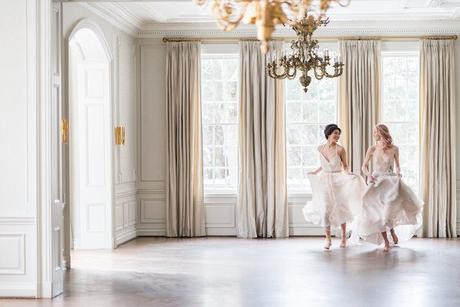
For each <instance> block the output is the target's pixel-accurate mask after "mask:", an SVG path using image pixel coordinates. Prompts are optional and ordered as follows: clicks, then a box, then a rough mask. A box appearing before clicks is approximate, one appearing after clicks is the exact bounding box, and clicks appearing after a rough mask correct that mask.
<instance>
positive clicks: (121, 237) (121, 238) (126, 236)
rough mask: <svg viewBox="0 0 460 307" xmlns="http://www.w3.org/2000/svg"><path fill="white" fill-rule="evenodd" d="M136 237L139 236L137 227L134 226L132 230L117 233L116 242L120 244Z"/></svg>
mask: <svg viewBox="0 0 460 307" xmlns="http://www.w3.org/2000/svg"><path fill="white" fill-rule="evenodd" d="M135 237H137V231H136V229H135V228H133V229H132V230H129V231H126V232H124V233H120V234H117V237H116V238H115V243H116V245H117V246H118V245H121V244H123V243H125V242H127V241H129V240H132V239H134V238H135Z"/></svg>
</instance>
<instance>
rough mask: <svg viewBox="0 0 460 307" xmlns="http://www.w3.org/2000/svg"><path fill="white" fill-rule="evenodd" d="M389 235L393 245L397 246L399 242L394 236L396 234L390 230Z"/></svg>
mask: <svg viewBox="0 0 460 307" xmlns="http://www.w3.org/2000/svg"><path fill="white" fill-rule="evenodd" d="M390 233H391V238H393V243H394V244H395V245H397V244H398V242H399V238H398V236H397V235H396V233H395V232H394V230H392V231H391V232H390Z"/></svg>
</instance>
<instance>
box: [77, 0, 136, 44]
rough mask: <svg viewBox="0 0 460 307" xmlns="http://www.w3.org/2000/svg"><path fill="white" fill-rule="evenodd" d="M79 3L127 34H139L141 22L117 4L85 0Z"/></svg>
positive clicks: (134, 35)
mask: <svg viewBox="0 0 460 307" xmlns="http://www.w3.org/2000/svg"><path fill="white" fill-rule="evenodd" d="M79 4H80V5H81V6H83V7H84V8H86V9H88V10H89V11H91V12H93V13H94V14H96V15H97V16H99V17H101V18H102V19H104V20H106V21H107V22H108V23H110V24H112V25H113V26H115V27H117V28H118V29H120V30H121V31H123V32H125V33H127V34H128V35H131V36H133V37H138V36H139V32H140V29H141V25H142V24H141V23H140V22H139V20H138V19H137V18H136V17H135V16H133V15H132V14H131V13H129V12H128V11H127V10H124V9H123V8H122V7H120V6H119V4H117V3H98V2H86V3H79ZM117 7H118V8H117ZM115 8H117V9H115Z"/></svg>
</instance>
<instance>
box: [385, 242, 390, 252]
mask: <svg viewBox="0 0 460 307" xmlns="http://www.w3.org/2000/svg"><path fill="white" fill-rule="evenodd" d="M383 251H384V252H385V253H387V252H389V251H390V242H385V246H384V247H383Z"/></svg>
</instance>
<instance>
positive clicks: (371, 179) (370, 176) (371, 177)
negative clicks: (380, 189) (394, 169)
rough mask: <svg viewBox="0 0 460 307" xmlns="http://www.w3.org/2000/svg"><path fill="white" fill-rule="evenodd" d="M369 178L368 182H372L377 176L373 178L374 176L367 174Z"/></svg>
mask: <svg viewBox="0 0 460 307" xmlns="http://www.w3.org/2000/svg"><path fill="white" fill-rule="evenodd" d="M369 179H370V181H369V182H370V183H374V182H375V180H377V178H375V177H374V176H372V175H369Z"/></svg>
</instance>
